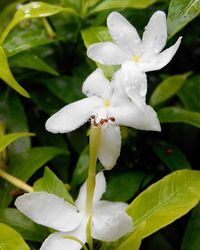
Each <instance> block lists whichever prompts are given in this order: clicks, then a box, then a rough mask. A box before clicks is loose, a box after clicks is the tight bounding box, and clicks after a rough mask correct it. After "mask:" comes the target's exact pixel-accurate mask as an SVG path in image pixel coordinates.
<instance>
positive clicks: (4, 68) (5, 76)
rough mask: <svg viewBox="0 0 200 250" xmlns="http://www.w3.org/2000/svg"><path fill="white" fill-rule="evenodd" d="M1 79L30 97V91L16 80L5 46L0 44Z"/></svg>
mask: <svg viewBox="0 0 200 250" xmlns="http://www.w3.org/2000/svg"><path fill="white" fill-rule="evenodd" d="M0 79H2V80H3V81H4V82H6V83H7V84H8V85H9V86H10V87H11V88H13V89H15V90H16V91H17V92H18V93H20V94H21V95H23V96H25V97H30V96H29V94H28V92H27V91H26V90H25V89H24V88H22V87H21V86H20V85H19V83H18V82H17V81H16V80H15V78H14V76H13V74H12V72H11V70H10V67H9V64H8V60H7V57H6V54H5V52H4V50H3V48H2V47H1V46H0Z"/></svg>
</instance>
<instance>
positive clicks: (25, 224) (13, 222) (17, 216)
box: [0, 208, 49, 242]
mask: <svg viewBox="0 0 200 250" xmlns="http://www.w3.org/2000/svg"><path fill="white" fill-rule="evenodd" d="M0 222H1V223H5V224H7V225H8V226H10V227H12V228H14V229H15V230H16V231H17V232H19V233H20V234H21V235H22V236H23V238H24V239H25V240H31V241H39V242H41V241H43V240H44V239H45V238H46V237H47V236H48V234H49V231H48V229H47V228H46V227H43V226H40V225H38V224H36V223H34V222H33V221H32V220H30V219H29V218H28V217H26V216H25V215H23V214H22V213H21V212H20V211H18V210H17V209H15V208H5V209H0Z"/></svg>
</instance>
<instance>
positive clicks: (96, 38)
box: [81, 26, 119, 78]
mask: <svg viewBox="0 0 200 250" xmlns="http://www.w3.org/2000/svg"><path fill="white" fill-rule="evenodd" d="M81 35H82V38H83V41H84V44H85V46H86V48H88V47H89V46H90V45H91V44H93V43H98V42H105V41H112V38H111V36H110V34H109V32H108V29H107V28H106V27H103V26H100V27H95V28H94V27H92V28H88V29H85V30H82V31H81ZM96 64H97V66H98V67H99V68H101V69H102V70H103V71H104V74H105V76H107V77H109V78H111V77H112V76H113V73H114V72H115V71H116V70H117V69H119V66H118V65H116V66H105V65H102V64H100V63H96Z"/></svg>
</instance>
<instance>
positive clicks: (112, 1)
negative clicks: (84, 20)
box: [90, 0, 158, 14]
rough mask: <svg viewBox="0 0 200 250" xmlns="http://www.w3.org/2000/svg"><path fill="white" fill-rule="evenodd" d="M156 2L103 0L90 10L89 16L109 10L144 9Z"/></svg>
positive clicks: (150, 0)
mask: <svg viewBox="0 0 200 250" xmlns="http://www.w3.org/2000/svg"><path fill="white" fill-rule="evenodd" d="M155 2H158V0H134V1H133V0H123V1H121V0H105V1H102V2H100V3H99V4H98V5H97V6H95V7H94V8H93V9H91V11H90V14H93V13H95V12H99V11H103V10H110V9H117V8H118V9H119V8H134V9H144V8H147V7H149V6H150V5H152V4H153V3H155Z"/></svg>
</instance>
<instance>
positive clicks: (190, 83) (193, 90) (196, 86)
mask: <svg viewBox="0 0 200 250" xmlns="http://www.w3.org/2000/svg"><path fill="white" fill-rule="evenodd" d="M178 96H179V98H180V99H181V101H182V102H183V104H184V105H185V107H186V108H188V109H190V110H192V111H197V112H200V101H199V96H200V75H196V76H193V77H191V78H189V79H187V81H186V83H185V84H184V85H183V87H182V88H181V89H180V90H179V92H178Z"/></svg>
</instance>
